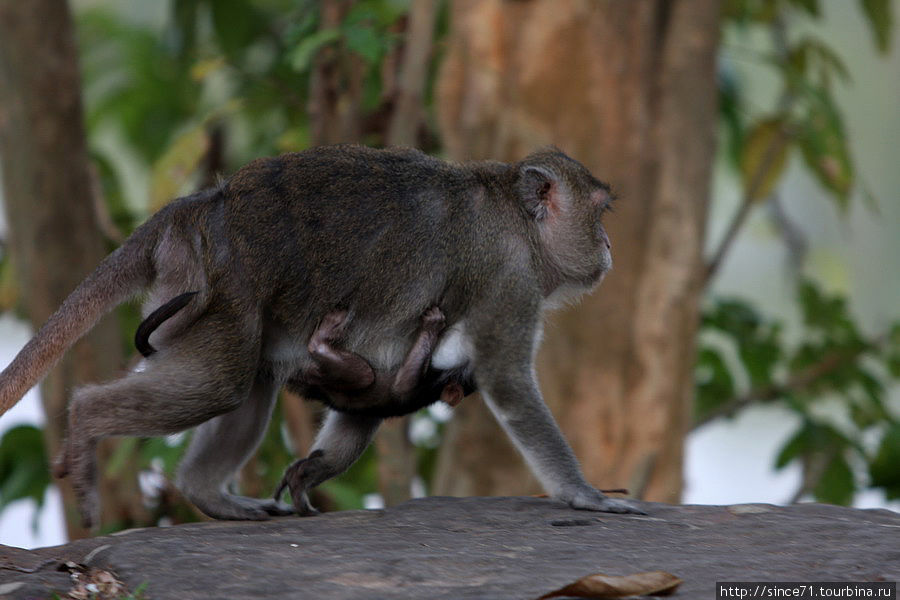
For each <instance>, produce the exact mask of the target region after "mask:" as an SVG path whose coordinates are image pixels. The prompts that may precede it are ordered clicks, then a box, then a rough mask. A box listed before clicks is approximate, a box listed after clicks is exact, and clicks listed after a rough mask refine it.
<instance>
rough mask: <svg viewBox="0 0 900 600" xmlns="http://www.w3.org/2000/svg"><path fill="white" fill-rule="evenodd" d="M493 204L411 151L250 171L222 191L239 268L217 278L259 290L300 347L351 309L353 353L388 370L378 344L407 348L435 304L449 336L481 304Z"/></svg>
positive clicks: (285, 159)
mask: <svg viewBox="0 0 900 600" xmlns="http://www.w3.org/2000/svg"><path fill="white" fill-rule="evenodd" d="M493 168H495V169H502V168H506V167H505V166H501V165H499V164H498V165H495V166H494V167H493ZM488 196H489V195H488V194H487V193H486V192H485V190H483V189H482V186H481V184H480V181H479V177H478V175H477V172H476V171H473V170H472V169H469V168H466V167H460V166H457V165H452V164H449V163H445V162H443V161H440V160H437V159H434V158H431V157H428V156H427V155H425V154H423V153H421V152H418V151H415V150H406V149H403V150H373V149H369V148H365V147H359V146H336V147H326V148H316V149H312V150H309V151H306V152H301V153H296V154H286V155H283V156H279V157H275V158H267V159H261V160H257V161H255V162H253V163H250V164H249V165H247V166H246V167H244V168H243V169H241V170H240V171H238V172H237V173H236V174H235V175H234V176H233V177H232V178H231V179H230V180H229V181H228V182H227V183H226V184H225V186H224V188H223V202H224V206H223V209H222V216H221V218H222V220H223V222H224V231H225V235H226V237H227V240H228V244H229V245H230V246H231V247H232V248H234V252H233V255H234V256H236V257H240V260H241V261H242V264H241V265H240V266H239V268H235V265H230V266H229V269H228V270H227V271H228V272H223V273H220V274H218V275H217V276H220V277H232V278H244V279H245V281H243V282H239V281H236V282H235V285H238V286H240V285H243V286H246V287H248V288H253V290H255V292H256V295H257V296H258V298H259V299H260V302H261V304H262V308H263V311H264V313H265V318H266V319H267V323H269V324H271V326H273V327H276V328H277V327H284V328H287V330H288V333H289V335H290V336H291V337H295V338H297V339H300V340H305V339H306V338H308V336H309V334H310V333H311V331H312V328H313V327H314V325H315V323H316V321H317V320H318V319H319V318H321V317H322V315H324V314H325V313H327V312H329V311H332V310H334V309H335V308H343V309H348V310H349V311H350V314H351V316H352V320H353V323H351V325H350V327H349V328H348V329H349V332H350V337H349V339H348V345H349V346H350V347H352V348H354V349H355V350H357V351H359V352H360V353H362V354H363V355H364V356H367V357H368V358H370V359H371V360H373V361H374V362H375V363H376V364H377V363H383V364H389V363H390V362H392V361H393V360H394V358H395V357H394V355H396V354H399V353H401V352H402V351H403V348H401V347H398V348H397V349H396V350H391V351H388V352H387V354H389V355H390V356H385V357H384V358H383V360H379V358H378V356H375V355H377V354H378V353H379V352H383V351H384V349H383V348H379V343H380V339H386V338H390V339H395V340H396V339H400V340H403V339H407V340H411V338H412V336H413V333H414V332H415V330H416V329H417V327H418V323H419V319H420V317H421V314H422V312H423V311H424V310H425V309H426V308H428V306H431V305H433V304H438V305H439V306H440V307H441V309H442V310H443V311H444V313H445V314H446V315H447V320H448V324H452V323H453V322H454V321H455V319H456V316H457V315H459V314H461V313H463V312H465V310H466V308H467V305H468V304H469V303H470V302H472V301H473V299H474V298H476V297H477V295H478V293H479V289H480V287H481V284H482V283H483V282H481V281H479V278H478V276H477V273H479V272H481V271H482V270H481V269H478V268H477V265H476V264H475V263H477V262H479V261H489V260H493V258H492V253H491V252H490V250H489V248H487V247H486V244H488V245H491V244H494V243H498V242H500V241H499V240H490V239H489V238H490V235H488V233H489V232H486V231H485V226H486V224H485V222H484V221H485V219H484V215H485V211H484V206H483V204H484V203H485V202H486V201H488V200H487V198H488ZM501 245H502V244H501ZM373 354H375V355H373Z"/></svg>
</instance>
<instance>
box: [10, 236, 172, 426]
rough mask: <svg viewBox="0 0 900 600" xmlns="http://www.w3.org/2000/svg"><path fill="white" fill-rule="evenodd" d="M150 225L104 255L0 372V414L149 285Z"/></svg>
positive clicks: (150, 271) (151, 277) (151, 239)
mask: <svg viewBox="0 0 900 600" xmlns="http://www.w3.org/2000/svg"><path fill="white" fill-rule="evenodd" d="M148 225H150V223H147V224H145V225H144V226H143V227H140V228H138V229H137V231H135V232H134V234H133V235H132V236H131V237H130V238H128V239H127V240H126V241H125V243H124V244H122V246H121V247H120V248H118V249H117V250H115V251H114V252H113V253H112V254H110V255H109V256H107V257H106V258H105V259H103V261H102V262H101V263H100V265H99V266H98V267H97V268H96V269H95V270H94V272H93V273H91V274H90V275H88V276H87V278H86V279H85V280H84V281H82V282H81V283H80V284H79V285H78V287H77V288H75V291H73V292H72V293H71V294H69V297H68V298H66V300H65V301H64V302H63V304H62V306H60V307H59V309H58V310H57V311H56V312H55V313H53V315H51V316H50V318H49V319H48V320H47V322H46V323H45V324H44V326H43V327H41V328H40V330H38V332H37V334H35V336H34V337H33V338H31V340H30V341H29V342H28V343H27V344H26V345H25V347H24V348H22V351H21V352H19V354H18V355H16V357H15V358H14V359H13V361H12V362H11V363H10V364H9V366H8V367H6V369H4V370H3V372H2V373H0V415H2V414H3V413H5V412H6V411H7V410H9V409H10V408H12V407H13V405H15V404H16V403H17V402H18V401H19V400H20V399H21V398H22V396H23V395H25V392H27V391H28V390H29V389H31V388H32V387H34V385H35V384H36V383H37V382H38V381H40V379H41V378H42V377H43V376H44V375H45V374H46V373H47V371H49V370H50V369H51V368H52V367H53V365H55V364H56V362H57V361H58V360H59V358H60V357H61V356H62V355H63V353H64V352H65V351H66V350H67V349H68V348H69V347H70V346H72V345H73V344H74V343H75V342H77V341H78V340H79V339H80V338H81V336H83V335H84V334H86V333H87V332H88V331H90V330H91V328H93V327H94V325H95V324H96V323H97V321H99V320H100V317H102V316H103V315H105V314H106V313H107V312H109V311H110V310H112V309H113V308H114V307H116V306H118V305H119V304H121V303H122V302H124V301H125V300H127V299H128V298H130V297H131V296H133V295H134V294H136V293H137V292H139V291H141V290H143V289H145V288H146V287H147V286H148V285H149V284H150V283H151V281H152V279H153V276H154V268H153V260H152V253H153V248H154V246H155V239H156V235H155V227H153V226H149V227H148Z"/></svg>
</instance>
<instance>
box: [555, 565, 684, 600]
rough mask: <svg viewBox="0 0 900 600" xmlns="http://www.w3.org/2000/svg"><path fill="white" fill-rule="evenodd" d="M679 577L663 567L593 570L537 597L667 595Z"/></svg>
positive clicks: (676, 583)
mask: <svg viewBox="0 0 900 600" xmlns="http://www.w3.org/2000/svg"><path fill="white" fill-rule="evenodd" d="M681 583H682V580H681V579H679V578H678V577H676V576H675V575H672V574H671V573H666V572H665V571H651V572H649V573H634V574H632V575H623V576H615V575H604V574H603V573H594V574H593V575H587V576H585V577H582V578H581V579H579V580H578V581H576V582H574V583H570V584H569V585H567V586H565V587H561V588H559V589H558V590H554V591H552V592H550V593H548V594H544V595H543V596H541V597H540V598H538V600H544V599H545V598H558V597H559V596H574V597H576V598H627V597H629V596H668V595H669V594H671V593H672V592H674V591H675V588H677V587H678V586H679V585H681Z"/></svg>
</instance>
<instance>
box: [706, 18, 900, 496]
mask: <svg viewBox="0 0 900 600" xmlns="http://www.w3.org/2000/svg"><path fill="white" fill-rule="evenodd" d="M858 4H859V8H860V10H861V11H862V14H863V15H864V17H865V18H866V21H867V23H868V25H869V27H870V30H871V32H872V37H873V42H874V46H875V48H876V49H877V51H878V52H881V53H884V52H886V51H887V50H888V49H889V47H890V44H891V37H890V32H891V24H892V22H893V13H892V8H893V7H892V5H891V3H890V1H889V0H877V1H868V0H861V1H860V2H859V3H858ZM821 8H822V7H821V6H820V3H819V2H818V0H729V1H728V2H727V3H726V9H725V12H724V24H725V27H726V28H731V29H732V30H735V31H736V32H737V34H738V36H740V35H745V34H748V33H751V32H754V31H755V32H763V33H767V34H768V35H769V36H770V38H771V40H772V42H771V48H770V51H769V52H767V53H764V54H763V55H761V56H760V55H758V54H756V55H753V56H751V57H750V58H752V59H755V60H757V61H759V62H760V63H761V64H762V65H764V66H767V67H768V69H769V71H770V72H771V74H773V75H774V76H775V77H777V80H778V81H779V82H780V86H781V91H780V94H779V95H778V98H777V100H776V101H775V103H774V105H773V106H772V107H771V108H769V109H762V110H760V109H759V108H758V107H756V110H751V108H750V103H749V102H747V98H746V94H745V92H744V90H743V89H742V87H741V83H742V82H741V81H740V80H739V79H738V78H737V76H736V75H735V71H734V69H731V68H729V60H728V57H729V56H730V54H729V49H728V48H727V45H726V46H725V49H724V52H723V55H724V60H723V62H722V65H723V66H722V68H721V70H720V74H719V98H720V110H721V118H722V125H723V130H724V132H725V134H726V138H725V139H726V150H727V156H728V157H729V159H730V161H731V163H732V164H733V166H734V167H735V168H736V169H737V170H738V172H739V173H740V176H741V180H742V182H743V186H744V202H745V203H758V202H764V201H766V200H768V199H769V198H770V197H771V196H772V194H773V192H777V190H778V186H779V185H780V183H781V181H782V177H783V175H784V173H785V170H786V168H787V165H788V161H789V158H790V156H791V153H792V152H794V151H796V152H797V153H798V154H799V156H800V157H801V159H802V160H803V164H804V165H805V167H806V168H807V170H808V171H809V172H810V173H811V174H812V175H813V176H814V177H815V179H816V180H817V181H818V182H819V183H820V184H821V186H822V188H823V190H825V192H826V194H825V197H827V198H830V199H831V200H832V201H833V202H834V203H835V205H836V207H837V208H838V210H839V212H840V213H841V214H846V212H847V209H848V206H849V203H850V201H851V198H852V197H853V194H854V193H857V194H858V195H859V196H861V197H862V198H863V199H864V200H866V201H868V202H869V203H870V205H874V200H873V199H871V197H870V195H869V193H868V190H867V189H866V188H865V186H864V185H861V183H860V181H859V176H858V173H857V171H856V169H855V167H854V163H853V157H852V151H851V148H850V140H849V139H848V137H847V134H846V128H845V126H844V122H843V116H842V114H841V111H840V109H839V107H838V105H837V103H836V101H835V98H834V88H835V85H836V84H844V85H846V84H849V83H850V73H849V71H848V69H847V67H846V65H845V64H844V62H843V60H842V58H841V57H840V56H839V55H838V53H837V52H836V51H835V50H834V49H833V48H832V47H831V46H830V45H829V44H828V43H827V41H826V40H824V39H822V38H820V37H817V36H815V35H813V34H811V33H808V31H810V29H811V28H810V27H809V25H810V24H811V23H814V22H815V21H816V20H818V19H819V18H821V16H822V13H821ZM736 53H737V54H739V55H741V57H742V58H747V56H746V53H744V54H741V51H740V50H737V51H736ZM796 299H797V303H798V308H799V311H800V314H801V315H802V321H803V327H802V328H801V331H800V335H799V338H800V339H799V340H796V341H791V342H789V341H788V340H787V339H785V336H784V331H785V329H786V324H785V323H782V322H779V321H776V320H773V319H767V318H765V317H763V316H762V315H761V314H760V313H759V311H758V310H757V309H755V308H754V307H753V306H752V305H750V304H749V303H748V302H746V301H745V300H742V299H740V298H713V299H711V301H710V302H708V303H707V305H706V307H705V308H704V311H703V318H702V328H701V331H702V333H701V344H700V347H699V351H698V360H697V372H696V374H697V395H696V404H695V415H696V420H697V423H698V424H703V423H706V422H708V421H710V420H712V419H714V418H719V417H723V416H728V417H730V416H733V415H735V414H737V413H738V412H739V411H740V410H742V409H744V408H746V407H747V406H751V405H754V404H759V403H777V404H779V405H781V406H785V407H787V408H788V409H789V410H791V411H793V412H794V413H796V414H797V416H798V422H799V425H798V427H797V429H796V431H795V432H794V433H793V434H792V436H791V437H790V439H789V440H788V441H787V442H786V443H785V444H784V446H783V447H782V449H781V451H780V452H779V454H778V456H777V457H776V460H775V467H776V468H778V469H781V468H783V467H785V466H786V465H788V464H791V463H794V462H797V463H799V464H800V465H801V466H802V468H803V472H804V482H803V484H802V486H801V489H800V490H798V492H797V495H796V498H800V497H801V496H803V495H805V494H808V495H811V496H812V497H814V498H815V499H817V500H820V501H823V502H832V503H837V504H849V503H850V502H851V501H852V500H853V496H854V494H855V493H856V492H857V491H860V490H861V489H864V488H866V487H875V488H881V489H882V490H884V492H885V495H886V497H887V498H889V499H896V498H898V497H900V486H898V484H900V453H898V449H900V428H898V423H900V421H898V417H897V416H895V414H894V412H892V410H891V408H890V406H889V394H888V388H889V387H890V386H891V385H896V380H897V378H898V374H900V372H898V368H897V357H898V356H900V337H898V336H900V333H898V332H900V322H898V323H895V324H894V325H893V326H892V328H891V329H890V331H886V332H882V333H881V335H877V336H875V337H866V336H865V335H864V334H863V333H862V332H861V331H860V329H859V326H858V325H857V323H856V320H855V319H854V317H853V315H852V314H851V312H850V310H849V307H848V299H847V297H846V296H844V295H842V294H837V293H826V292H824V291H823V290H822V289H821V288H820V287H819V286H818V285H817V284H816V283H815V282H813V281H810V280H808V279H805V278H804V277H802V276H800V278H799V281H798V286H797V293H796ZM723 339H724V340H725V341H724V342H723V341H722V340H723ZM731 357H734V360H731V359H730V358H731ZM738 382H741V384H739V383H738ZM892 461H893V462H892Z"/></svg>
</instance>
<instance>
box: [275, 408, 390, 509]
mask: <svg viewBox="0 0 900 600" xmlns="http://www.w3.org/2000/svg"><path fill="white" fill-rule="evenodd" d="M380 423H381V419H378V418H375V417H364V416H360V415H349V414H345V413H340V412H337V411H333V410H330V411H328V416H327V417H326V418H325V423H324V424H323V425H322V429H321V430H319V434H318V435H317V436H316V441H315V442H314V443H313V446H312V452H310V454H309V456H308V457H307V458H301V459H300V460H297V461H294V463H293V464H292V465H291V466H289V467H288V468H287V469H286V470H285V472H284V476H283V477H282V478H281V483H280V484H279V485H278V489H277V491H276V492H275V499H276V500H277V499H278V498H279V497H280V496H281V494H282V492H284V489H285V488H288V489H290V492H291V499H292V500H293V502H294V508H295V509H296V511H297V514H299V515H301V516H308V515H314V514H317V513H318V511H317V510H316V509H315V508H313V506H312V505H311V504H310V502H309V496H308V492H309V490H311V489H312V488H314V487H316V486H317V485H319V484H320V483H322V482H323V481H327V480H328V479H331V478H332V477H335V476H337V475H340V474H341V473H343V472H344V471H346V470H347V469H349V468H350V465H352V464H353V463H354V462H356V459H357V458H359V457H360V455H361V454H362V453H363V451H364V450H365V449H366V447H368V445H369V442H371V441H372V436H374V435H375V430H376V429H378V425H379V424H380Z"/></svg>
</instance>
